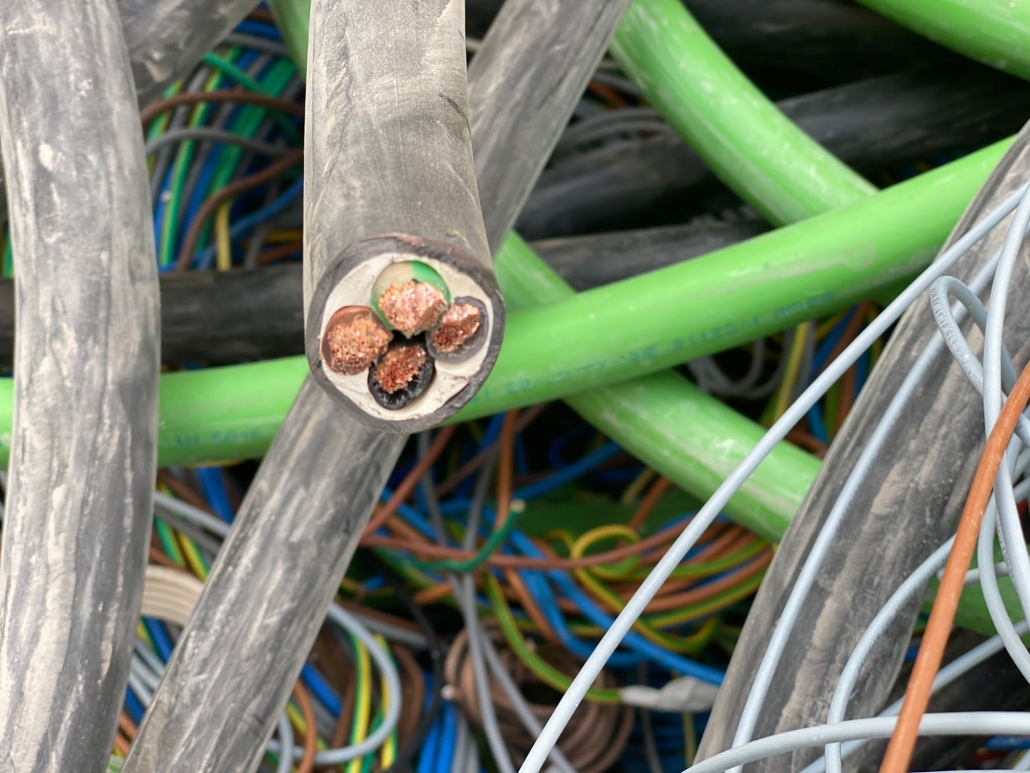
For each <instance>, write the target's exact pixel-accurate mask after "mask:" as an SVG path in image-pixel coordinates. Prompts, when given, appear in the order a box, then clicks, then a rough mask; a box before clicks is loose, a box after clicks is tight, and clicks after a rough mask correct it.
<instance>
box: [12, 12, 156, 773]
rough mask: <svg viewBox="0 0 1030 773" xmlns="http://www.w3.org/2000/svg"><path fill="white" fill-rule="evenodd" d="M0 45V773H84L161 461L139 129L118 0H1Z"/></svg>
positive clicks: (102, 751) (129, 614)
mask: <svg viewBox="0 0 1030 773" xmlns="http://www.w3.org/2000/svg"><path fill="white" fill-rule="evenodd" d="M0 49H2V51H3V55H2V57H0V136H2V143H3V157H4V164H5V167H6V169H7V171H8V176H7V180H6V190H7V196H8V212H9V216H10V221H9V222H10V236H11V241H12V243H13V244H14V252H15V254H16V255H17V264H18V265H17V272H16V276H15V292H16V298H15V310H16V315H17V329H18V340H17V346H16V350H15V366H14V372H15V374H16V375H15V378H14V385H13V386H14V420H13V427H12V430H11V436H10V438H9V441H8V442H9V444H10V448H11V461H10V478H9V484H10V485H9V487H8V490H7V502H6V512H5V518H4V533H3V550H2V553H0V738H2V739H3V740H2V752H0V771H4V773H37V772H38V773H43V771H64V770H76V771H78V770H87V771H94V770H101V769H103V768H104V767H105V765H106V764H107V761H108V759H109V758H110V753H111V748H112V743H113V741H114V738H115V734H116V732H117V726H118V716H119V714H120V712H121V709H122V706H123V703H124V700H125V688H126V684H127V682H128V678H129V671H130V662H131V653H132V647H133V642H134V641H135V638H136V627H137V625H138V620H139V610H140V602H141V599H142V594H143V582H144V571H145V568H146V558H147V547H148V545H149V543H150V531H151V514H152V512H153V511H152V507H151V501H152V497H153V490H154V476H155V474H156V468H157V388H158V376H159V373H160V303H159V290H158V282H157V270H156V260H155V256H154V236H153V214H152V209H151V206H150V195H149V188H148V185H147V169H146V159H145V158H144V155H143V133H142V129H141V127H140V123H139V108H138V103H137V100H136V93H135V87H134V84H133V78H132V73H131V70H130V58H129V54H128V51H127V50H126V43H125V38H124V36H123V31H122V21H121V19H120V17H119V11H118V8H117V7H116V5H115V2H114V0H18V2H8V3H0ZM41 52H42V53H41Z"/></svg>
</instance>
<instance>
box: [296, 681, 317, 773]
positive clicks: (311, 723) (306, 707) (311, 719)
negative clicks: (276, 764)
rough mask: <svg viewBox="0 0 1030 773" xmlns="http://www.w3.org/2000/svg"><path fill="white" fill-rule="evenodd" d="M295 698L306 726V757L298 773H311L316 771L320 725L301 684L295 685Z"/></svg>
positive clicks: (298, 766) (302, 758)
mask: <svg viewBox="0 0 1030 773" xmlns="http://www.w3.org/2000/svg"><path fill="white" fill-rule="evenodd" d="M293 697H294V699H295V700H296V701H297V706H298V708H300V713H301V715H302V716H303V717H304V725H305V726H306V727H305V733H304V756H303V757H301V759H300V762H298V763H297V773H311V771H313V770H314V769H315V755H316V754H318V724H317V721H316V719H315V707H314V706H312V705H311V699H310V698H309V697H308V693H307V690H305V689H304V688H303V687H302V686H301V684H300V682H297V684H296V685H294V688H293Z"/></svg>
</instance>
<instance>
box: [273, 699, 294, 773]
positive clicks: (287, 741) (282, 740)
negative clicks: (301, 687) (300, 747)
mask: <svg viewBox="0 0 1030 773" xmlns="http://www.w3.org/2000/svg"><path fill="white" fill-rule="evenodd" d="M279 747H280V748H281V749H292V748H293V726H292V725H291V724H290V717H289V715H288V714H287V713H286V712H285V711H284V712H283V713H282V714H280V715H279ZM291 770H293V759H292V758H291V757H290V755H289V754H280V755H279V764H278V765H277V766H276V768H275V773H290V771H291Z"/></svg>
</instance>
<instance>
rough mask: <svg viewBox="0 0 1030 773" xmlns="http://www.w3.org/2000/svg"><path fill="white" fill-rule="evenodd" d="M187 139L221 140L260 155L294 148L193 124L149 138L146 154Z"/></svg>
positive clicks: (271, 154) (275, 155) (270, 154)
mask: <svg viewBox="0 0 1030 773" xmlns="http://www.w3.org/2000/svg"><path fill="white" fill-rule="evenodd" d="M187 140H189V141H194V142H211V143H219V142H221V143H224V144H227V145H237V146H239V147H241V148H244V149H245V150H249V151H251V152H252V153H256V154H258V155H261V156H273V157H278V156H283V155H286V154H287V153H289V152H291V151H292V150H294V148H290V147H287V146H286V145H274V144H272V143H270V142H262V141H260V140H256V139H253V138H251V137H244V136H243V135H242V134H235V133H233V132H230V131H225V130H223V129H211V128H208V127H205V126H194V127H188V128H184V129H172V130H171V131H167V132H165V133H164V134H161V135H159V136H158V137H155V138H154V139H152V140H150V141H149V142H147V155H150V154H151V153H156V152H157V151H159V150H161V149H162V148H165V147H167V146H169V145H171V146H175V145H178V144H179V143H180V142H186V141H187Z"/></svg>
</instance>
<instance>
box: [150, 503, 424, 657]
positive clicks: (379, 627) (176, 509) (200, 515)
mask: <svg viewBox="0 0 1030 773" xmlns="http://www.w3.org/2000/svg"><path fill="white" fill-rule="evenodd" d="M154 509H155V510H156V511H157V512H159V513H164V514H165V515H167V516H169V517H171V518H174V519H175V520H177V521H178V522H179V526H177V527H176V528H181V527H182V522H183V521H185V522H186V523H191V524H193V525H194V526H197V527H200V528H202V529H206V530H207V531H209V532H211V533H212V534H215V535H216V536H217V537H218V538H219V539H224V538H225V537H227V536H228V535H229V531H230V529H231V526H230V525H229V524H227V523H226V522H225V521H223V520H221V519H220V518H216V517H215V516H213V515H211V514H210V513H205V512H204V511H203V510H201V509H200V508H199V507H194V506H193V505H191V504H189V503H188V502H183V501H182V500H181V499H176V498H175V497H171V496H169V495H168V494H164V493H162V492H160V491H157V492H155V493H154ZM215 552H217V551H215ZM334 607H335V608H337V609H339V610H341V611H345V610H343V607H341V606H339V605H338V604H337V603H336V602H333V603H332V604H331V605H330V608H334ZM327 614H328V613H327ZM348 614H350V615H353V616H354V617H355V618H356V619H357V620H358V621H359V622H360V623H361V624H362V625H364V626H365V627H366V628H368V629H369V630H370V631H374V632H375V633H379V634H382V635H383V636H385V637H386V638H387V639H390V640H391V641H396V642H400V643H401V644H405V645H407V646H409V647H414V648H415V649H426V647H427V646H428V645H427V642H426V639H425V637H424V636H423V635H422V634H420V633H416V632H415V631H409V630H408V629H407V628H401V627H400V626H396V625H393V624H391V623H387V622H384V621H382V620H379V619H377V618H374V617H369V616H368V615H363V614H361V613H360V612H348Z"/></svg>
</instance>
